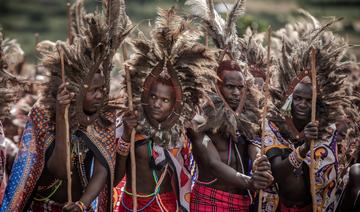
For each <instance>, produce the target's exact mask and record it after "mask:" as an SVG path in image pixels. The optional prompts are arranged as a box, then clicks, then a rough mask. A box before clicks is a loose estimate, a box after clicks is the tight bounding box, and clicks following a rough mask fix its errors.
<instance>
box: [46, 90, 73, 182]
mask: <svg viewBox="0 0 360 212" xmlns="http://www.w3.org/2000/svg"><path fill="white" fill-rule="evenodd" d="M73 97H74V94H73V93H69V92H68V91H67V89H66V87H65V84H62V85H60V87H59V91H58V94H57V102H56V127H55V147H54V150H53V152H52V154H51V155H50V157H49V160H48V161H47V163H46V165H47V168H48V169H49V172H50V173H51V174H53V175H54V176H55V177H57V178H59V179H61V180H66V154H65V152H66V140H65V139H66V138H65V133H66V132H65V131H66V129H65V115H64V113H65V108H66V107H67V106H68V105H70V103H71V100H72V98H73Z"/></svg>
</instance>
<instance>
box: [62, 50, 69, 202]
mask: <svg viewBox="0 0 360 212" xmlns="http://www.w3.org/2000/svg"><path fill="white" fill-rule="evenodd" d="M60 60H61V79H62V82H63V83H65V66H64V53H63V50H62V49H60ZM64 116H65V117H64V120H65V142H66V152H65V154H66V176H67V177H66V178H67V197H68V202H72V193H71V190H72V189H71V162H70V161H71V159H70V158H71V155H70V137H69V105H68V106H66V108H65V112H64Z"/></svg>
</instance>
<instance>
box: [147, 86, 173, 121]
mask: <svg viewBox="0 0 360 212" xmlns="http://www.w3.org/2000/svg"><path fill="white" fill-rule="evenodd" d="M174 104H175V91H174V89H173V87H171V86H169V85H164V84H163V83H159V82H156V83H154V84H153V85H152V87H151V89H150V99H149V106H150V112H149V113H150V114H149V116H150V117H152V118H153V119H155V120H156V121H158V122H162V121H164V120H165V119H166V118H167V117H168V116H169V115H170V114H171V112H172V109H173V107H174Z"/></svg>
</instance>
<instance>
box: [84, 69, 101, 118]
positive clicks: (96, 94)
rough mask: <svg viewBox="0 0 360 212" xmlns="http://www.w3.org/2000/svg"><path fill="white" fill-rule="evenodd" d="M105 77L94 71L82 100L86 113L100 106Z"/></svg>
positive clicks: (92, 112)
mask: <svg viewBox="0 0 360 212" xmlns="http://www.w3.org/2000/svg"><path fill="white" fill-rule="evenodd" d="M104 86H105V78H104V76H103V75H101V74H100V73H96V74H95V75H94V78H93V80H92V83H91V87H90V88H89V89H88V91H87V93H86V96H85V98H84V102H83V109H84V112H85V113H86V114H89V115H90V114H94V113H96V112H97V111H98V110H99V109H100V107H101V106H102V102H103V97H104Z"/></svg>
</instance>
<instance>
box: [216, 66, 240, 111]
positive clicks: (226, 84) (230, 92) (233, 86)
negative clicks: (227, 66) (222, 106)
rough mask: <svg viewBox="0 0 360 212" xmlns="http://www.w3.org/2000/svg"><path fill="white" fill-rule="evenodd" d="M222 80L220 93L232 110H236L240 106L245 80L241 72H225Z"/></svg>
mask: <svg viewBox="0 0 360 212" xmlns="http://www.w3.org/2000/svg"><path fill="white" fill-rule="evenodd" d="M220 77H221V76H220ZM222 80H223V81H222V82H220V83H219V89H220V92H221V94H222V95H223V97H224V99H225V101H226V102H227V103H228V105H229V106H230V107H231V109H233V110H236V109H237V108H238V107H239V104H240V98H241V94H242V92H243V88H244V78H243V76H242V74H241V73H240V72H239V71H226V70H225V71H223V72H222Z"/></svg>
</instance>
